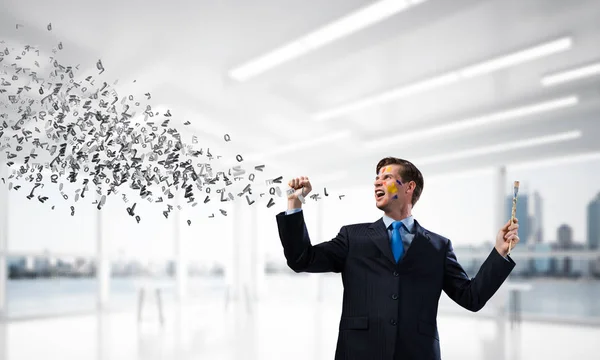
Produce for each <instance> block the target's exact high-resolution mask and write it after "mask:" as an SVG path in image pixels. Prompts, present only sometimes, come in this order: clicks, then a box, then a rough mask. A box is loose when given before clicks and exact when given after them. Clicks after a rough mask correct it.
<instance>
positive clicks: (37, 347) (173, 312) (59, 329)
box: [0, 301, 600, 360]
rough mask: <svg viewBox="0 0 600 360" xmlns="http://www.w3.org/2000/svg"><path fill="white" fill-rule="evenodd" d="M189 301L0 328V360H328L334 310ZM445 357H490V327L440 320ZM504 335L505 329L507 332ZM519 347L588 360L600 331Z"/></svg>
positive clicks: (597, 348) (534, 328)
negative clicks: (156, 310) (140, 312)
mask: <svg viewBox="0 0 600 360" xmlns="http://www.w3.org/2000/svg"><path fill="white" fill-rule="evenodd" d="M199 303H200V302H197V303H189V304H186V305H184V306H173V307H171V308H168V309H166V311H165V323H164V325H163V326H161V324H160V321H159V317H158V314H154V315H153V314H151V313H149V314H147V316H145V317H144V319H143V321H141V322H138V319H137V314H136V313H135V312H124V313H104V314H97V315H89V316H75V317H69V318H55V319H40V320H27V321H16V322H10V323H8V324H0V358H1V359H3V360H4V359H6V360H30V359H61V360H71V359H72V360H75V359H77V360H79V359H98V360H109V359H110V360H113V359H123V360H155V359H156V360H158V359H161V360H162V359H176V360H180V359H181V360H187V359H198V358H202V359H216V360H221V359H223V360H230V359H245V360H254V359H261V360H263V359H276V360H279V359H291V360H294V359H315V360H325V359H332V358H333V354H334V351H335V343H336V339H337V326H338V318H339V305H338V304H329V303H323V302H316V301H315V302H311V303H306V302H302V301H286V302H280V301H262V302H260V303H257V304H255V306H254V308H253V311H252V312H251V313H248V312H247V307H246V304H243V303H233V304H232V306H229V307H228V308H227V310H226V309H225V307H224V306H223V304H204V305H201V304H199ZM438 324H439V331H440V336H441V346H442V354H443V357H444V359H462V360H465V359H492V358H494V357H495V356H494V355H495V352H494V351H495V350H493V349H494V348H497V345H498V344H497V339H499V336H498V334H497V327H496V324H495V323H494V321H492V320H490V319H487V318H485V317H482V316H479V315H478V314H472V315H468V316H457V315H443V314H442V315H440V317H439V322H438ZM506 329H507V331H508V330H509V329H510V327H509V326H507V327H506ZM519 331H520V338H519V339H520V341H519V342H517V343H512V344H510V346H509V349H508V350H509V351H507V354H509V355H510V354H512V355H511V356H510V358H511V360H513V359H514V360H516V359H565V358H577V359H593V358H594V356H596V355H597V354H598V353H600V344H599V342H598V341H597V339H599V338H600V328H598V327H584V326H581V327H578V326H567V325H559V324H541V323H530V322H524V323H523V324H522V325H521V326H520V330H519Z"/></svg>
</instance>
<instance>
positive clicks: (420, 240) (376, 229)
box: [369, 219, 429, 266]
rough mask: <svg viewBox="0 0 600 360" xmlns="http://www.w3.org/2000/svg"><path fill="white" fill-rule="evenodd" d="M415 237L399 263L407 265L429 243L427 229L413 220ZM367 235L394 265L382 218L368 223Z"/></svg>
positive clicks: (394, 261)
mask: <svg viewBox="0 0 600 360" xmlns="http://www.w3.org/2000/svg"><path fill="white" fill-rule="evenodd" d="M414 226H415V228H414V231H415V237H414V238H413V241H412V243H411V245H410V247H409V248H408V250H407V252H406V254H405V255H404V257H403V258H402V259H401V260H400V265H403V264H404V265H406V266H409V265H410V264H411V263H412V262H413V261H414V259H415V257H418V256H419V254H421V253H422V252H423V251H425V250H426V249H427V246H426V245H427V244H429V237H428V236H427V230H425V229H423V227H421V225H420V224H419V223H418V222H417V220H415V225H414ZM369 237H370V238H371V240H372V241H373V242H374V243H375V245H376V246H377V247H378V248H379V250H381V252H382V253H383V255H385V257H386V258H387V259H388V260H389V261H390V262H391V263H392V264H394V265H396V260H395V259H394V254H393V253H392V247H391V246H390V239H389V235H388V232H387V229H386V227H385V224H384V223H383V219H379V220H377V221H376V222H374V223H372V224H371V225H369Z"/></svg>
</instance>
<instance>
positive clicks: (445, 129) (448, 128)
mask: <svg viewBox="0 0 600 360" xmlns="http://www.w3.org/2000/svg"><path fill="white" fill-rule="evenodd" d="M578 102H579V99H578V98H577V96H568V97H563V98H558V99H553V100H549V101H544V102H541V103H536V104H531V105H526V106H521V107H518V108H513V109H509V110H504V111H500V112H496V113H492V114H488V115H483V116H479V117H475V118H471V119H465V120H460V121H456V122H452V123H449V124H444V125H440V126H435V127H431V128H427V129H422V130H416V131H408V132H403V133H401V134H400V135H396V136H392V137H388V138H384V139H378V140H373V141H370V142H367V143H365V147H366V148H370V149H373V148H379V147H384V146H389V145H400V146H402V145H405V144H409V143H411V142H416V141H420V140H423V139H428V138H431V137H433V136H439V135H447V134H449V133H453V132H460V131H464V130H467V129H471V128H475V127H480V126H486V125H490V124H492V123H497V122H500V121H506V120H516V119H520V118H522V117H525V116H530V115H534V114H540V113H544V112H550V111H553V110H558V109H562V108H566V107H570V106H574V105H576V104H577V103H578Z"/></svg>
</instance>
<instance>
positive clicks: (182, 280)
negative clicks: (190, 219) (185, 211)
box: [172, 198, 188, 303]
mask: <svg viewBox="0 0 600 360" xmlns="http://www.w3.org/2000/svg"><path fill="white" fill-rule="evenodd" d="M178 202H179V198H178ZM172 221H173V222H174V224H173V243H174V246H175V283H176V288H175V289H176V294H177V300H178V301H179V302H180V303H181V302H184V301H185V298H186V295H187V281H188V260H187V256H186V251H185V244H184V241H183V240H182V239H181V230H180V229H181V226H182V224H181V216H180V211H179V210H177V211H175V216H174V217H173V220H172Z"/></svg>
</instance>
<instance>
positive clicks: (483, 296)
mask: <svg viewBox="0 0 600 360" xmlns="http://www.w3.org/2000/svg"><path fill="white" fill-rule="evenodd" d="M514 267H515V262H514V261H513V260H512V259H511V258H510V256H509V257H507V258H504V257H502V255H500V254H499V253H498V251H496V249H495V248H494V249H493V250H492V252H491V253H490V254H489V255H488V257H487V259H486V260H485V261H484V262H483V264H482V265H481V267H480V268H479V271H478V272H477V275H475V277H474V278H473V279H469V276H468V275H467V273H466V272H465V270H464V269H463V267H462V266H461V265H460V264H459V263H458V260H457V258H456V254H455V253H454V249H453V248H452V242H451V241H450V240H448V244H447V247H446V259H445V264H444V285H443V286H444V292H445V293H446V294H447V295H448V297H450V298H451V299H452V300H454V302H456V303H457V304H458V305H460V306H462V307H463V308H465V309H467V310H470V311H479V310H481V309H482V308H483V307H484V305H485V304H486V303H487V301H488V300H489V299H491V298H492V296H493V295H494V294H495V293H496V291H498V289H499V288H500V286H501V285H502V283H504V281H505V280H506V278H507V277H508V275H509V274H510V272H511V271H512V269H513V268H514Z"/></svg>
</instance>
